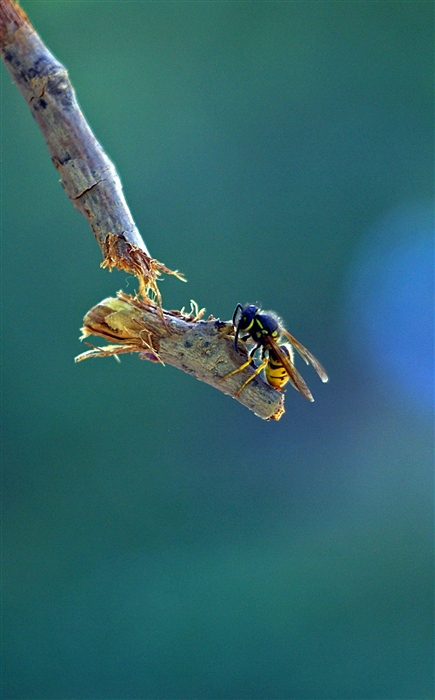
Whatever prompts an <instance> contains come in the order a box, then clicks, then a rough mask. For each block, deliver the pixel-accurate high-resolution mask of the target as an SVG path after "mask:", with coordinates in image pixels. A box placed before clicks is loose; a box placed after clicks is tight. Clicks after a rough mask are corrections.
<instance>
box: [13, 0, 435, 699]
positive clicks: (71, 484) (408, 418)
mask: <svg viewBox="0 0 435 700" xmlns="http://www.w3.org/2000/svg"><path fill="white" fill-rule="evenodd" d="M23 7H24V9H25V10H26V11H27V12H28V14H29V16H30V18H31V20H32V21H33V23H34V25H35V27H36V28H37V29H38V30H39V32H40V33H41V36H42V38H43V39H44V41H45V42H46V43H47V45H48V46H49V47H50V48H51V50H52V51H53V52H54V54H55V55H56V56H57V58H58V59H59V60H60V61H61V62H62V63H63V64H64V65H65V66H66V67H67V68H68V70H69V73H70V76H71V80H72V82H73V85H74V87H75V89H76V91H77V95H78V99H79V102H80V104H81V106H82V109H83V110H84V113H85V115H86V117H87V118H88V120H89V122H90V124H91V126H92V128H93V130H94V131H95V133H96V135H97V137H98V139H99V140H100V141H101V143H102V144H103V146H104V147H105V149H106V150H107V152H108V154H109V155H110V156H111V158H113V160H114V162H115V163H116V165H117V167H118V170H119V173H120V175H121V178H122V181H123V184H124V189H125V194H126V197H127V200H128V202H129V205H130V207H131V209H132V213H133V216H134V217H135V220H136V222H137V224H138V226H139V228H140V230H141V232H142V234H143V236H144V239H145V241H146V243H147V245H148V247H149V249H150V250H151V252H152V254H153V255H154V256H155V257H157V258H158V259H159V260H161V261H162V262H164V263H165V264H166V265H168V266H169V267H171V268H178V269H180V270H182V271H184V272H185V273H186V276H187V278H188V280H189V282H188V285H183V284H181V283H180V282H178V281H177V280H173V279H165V281H164V282H163V283H162V285H161V291H162V294H163V301H164V305H165V306H166V308H180V307H181V306H183V305H184V306H188V305H189V299H191V298H193V299H195V300H196V301H197V302H198V303H199V305H200V306H206V307H207V311H208V312H209V313H213V314H214V315H215V316H219V317H221V318H223V319H229V318H230V317H231V316H232V312H233V309H234V307H235V305H236V303H237V302H242V303H245V302H250V303H255V302H258V303H259V304H260V305H262V306H263V308H266V309H267V308H273V309H275V310H276V311H277V312H278V313H279V314H281V315H282V317H283V318H284V319H285V322H286V325H287V327H288V329H289V330H290V332H291V333H293V334H294V335H295V336H296V337H297V338H298V339H300V340H301V342H303V343H304V344H305V345H306V346H307V347H308V348H309V349H310V350H311V351H312V352H313V353H314V354H315V355H316V356H317V357H318V358H319V360H320V361H321V362H322V363H323V364H324V365H325V367H326V369H327V371H328V373H329V375H330V382H329V384H326V385H323V384H321V382H320V381H319V379H318V377H317V376H316V374H315V372H314V371H313V370H312V368H307V367H305V365H303V364H302V363H299V364H298V368H299V369H300V371H301V372H302V374H303V376H304V377H305V379H306V381H307V383H308V385H309V386H310V389H311V390H312V392H313V394H314V396H315V399H316V401H315V403H314V404H310V403H309V402H307V401H305V400H304V399H303V398H302V396H300V395H299V394H297V393H296V392H295V391H293V390H291V389H289V391H288V392H287V401H286V407H287V412H286V414H285V416H284V417H283V418H282V420H281V421H280V422H279V423H266V422H263V421H261V420H260V419H259V418H257V417H256V416H254V415H253V414H252V413H250V412H248V411H247V410H246V409H245V408H243V407H242V406H241V405H240V404H238V403H237V402H236V401H232V400H231V399H230V398H229V397H227V396H224V395H223V394H221V393H219V392H217V391H215V390H213V389H212V388H211V387H209V386H206V385H205V384H200V383H199V382H195V381H194V380H193V379H192V378H191V377H189V376H187V375H185V374H182V373H180V372H178V371H176V370H175V369H173V368H171V367H165V368H163V367H161V366H156V365H153V364H151V363H146V362H140V361H139V360H138V359H137V357H134V356H132V357H127V356H123V357H122V362H121V364H117V363H116V362H115V361H114V360H112V359H102V360H92V361H87V362H84V363H81V364H78V365H77V364H74V362H73V359H74V356H75V355H77V354H79V353H80V352H81V351H83V350H84V349H85V348H84V347H83V345H82V344H81V343H79V340H78V336H79V328H80V326H81V321H82V318H83V316H84V314H85V312H86V311H87V310H88V309H89V308H90V307H91V306H93V305H94V304H96V303H97V302H99V301H100V300H101V299H103V298H104V297H106V296H111V295H114V294H115V292H116V291H117V290H118V289H120V288H122V289H124V290H125V291H127V292H133V290H134V289H135V286H136V285H135V280H134V279H133V278H131V277H129V276H127V275H126V274H125V273H120V272H116V271H115V272H113V273H112V274H111V275H109V274H108V273H107V271H104V270H101V269H100V268H99V263H100V261H101V253H100V250H99V248H98V246H97V244H96V242H95V240H94V239H93V236H92V235H91V232H90V229H89V227H88V225H87V223H86V221H85V220H84V219H83V218H82V217H81V216H80V215H79V213H78V212H77V211H76V210H75V209H74V208H73V207H72V205H71V204H70V202H69V201H68V200H67V198H66V196H65V195H64V193H63V190H62V188H61V186H60V185H59V183H58V174H57V172H56V170H55V169H54V167H53V165H52V164H51V162H50V158H49V156H48V152H47V150H46V147H45V144H44V142H43V139H42V137H41V135H40V133H39V131H38V129H37V126H36V124H35V122H34V121H33V119H32V118H31V115H30V111H29V110H28V108H27V107H26V105H25V103H24V101H23V98H22V96H21V95H20V94H19V92H18V90H17V89H16V87H15V86H13V85H12V84H11V80H10V77H9V74H8V73H7V71H6V70H5V69H4V67H3V68H2V71H1V85H2V99H1V102H2V121H1V124H2V149H3V151H2V160H3V166H2V183H3V192H2V230H3V377H4V378H3V698H4V699H5V700H12V699H14V700H15V699H16V700H18V699H25V700H37V699H38V700H49V699H50V700H51V699H62V700H63V699H69V698H71V699H74V700H75V699H78V698H80V699H81V698H90V699H92V700H97V699H98V700H101V699H103V700H105V699H107V700H112V699H113V700H115V699H116V700H118V699H126V700H133V699H137V698H141V699H144V700H148V699H163V700H164V699H172V698H173V699H186V700H190V699H207V698H210V699H219V700H220V699H225V700H233V699H238V698H240V699H247V700H257V699H264V700H271V699H275V698H276V699H282V700H287V699H295V700H326V699H328V700H332V699H334V700H344V699H346V700H363V699H364V700H390V699H391V700H392V699H395V700H422V699H433V697H434V685H433V612H434V611H433V473H432V472H433V433H432V421H433V267H432V260H433V185H434V181H433V153H434V149H433V43H434V42H433V35H434V31H433V29H434V24H433V4H432V3H431V2H324V3H321V2H316V3H314V2H244V1H241V2H124V3H122V2H69V1H62V2H60V1H56V2H54V1H53V2H30V1H27V2H26V1H25V0H24V1H23Z"/></svg>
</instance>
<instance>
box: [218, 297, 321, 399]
mask: <svg viewBox="0 0 435 700" xmlns="http://www.w3.org/2000/svg"><path fill="white" fill-rule="evenodd" d="M233 327H234V329H235V337H234V347H235V349H236V351H237V350H238V341H239V338H240V339H241V340H242V341H244V342H245V341H246V340H248V339H249V338H250V339H251V340H252V341H253V342H254V343H255V345H254V347H253V348H252V350H250V352H249V356H248V360H247V361H246V362H244V363H243V364H241V365H240V367H237V369H235V370H233V371H232V372H229V374H226V375H225V376H224V377H222V379H227V378H228V377H231V376H233V375H234V374H237V373H238V372H242V371H243V370H244V369H246V367H249V365H250V364H251V363H252V362H253V361H254V356H255V353H256V352H257V350H258V349H259V348H261V358H262V362H261V364H260V365H259V366H258V367H257V368H256V369H255V372H254V373H253V374H251V376H250V377H248V379H247V380H246V381H245V382H244V383H243V384H242V386H241V387H240V389H238V391H237V393H236V396H239V395H240V393H241V392H242V391H243V389H244V388H245V387H246V386H247V385H248V384H249V382H251V381H252V380H253V379H254V378H255V377H256V376H257V375H258V374H260V372H261V371H262V370H263V369H264V370H265V376H266V381H267V382H268V383H269V384H270V385H271V386H273V387H274V388H277V389H282V387H283V386H284V385H285V384H286V383H287V382H288V381H290V383H291V384H292V385H293V386H294V388H295V389H297V391H299V392H300V393H301V394H302V395H303V396H305V398H306V399H308V401H314V399H313V396H312V394H311V392H310V390H309V388H308V387H307V385H306V383H305V381H304V379H303V378H302V377H301V375H300V374H299V372H298V371H297V369H296V367H295V366H294V363H293V360H294V353H293V348H295V349H296V350H297V351H298V353H299V355H300V356H301V357H302V359H303V360H304V361H305V363H306V364H307V365H308V364H311V365H312V366H313V367H314V369H315V370H316V372H317V374H318V375H319V377H320V379H321V380H322V382H327V381H328V375H327V374H326V372H325V370H324V369H323V367H322V365H321V364H320V362H319V361H318V360H316V358H315V357H314V355H312V354H311V353H310V352H309V350H307V348H306V347H304V346H303V345H302V343H300V342H299V341H298V340H296V338H294V337H293V336H292V335H291V334H290V333H289V332H288V331H287V330H286V329H285V328H284V326H283V324H282V322H281V320H280V319H279V318H278V317H277V316H276V315H275V314H274V313H273V312H271V311H262V310H261V309H259V308H258V307H257V306H254V305H253V304H247V305H246V306H242V305H241V304H237V306H236V308H235V311H234V315H233ZM242 333H244V334H245V335H242ZM283 336H284V337H285V338H287V340H288V341H289V342H290V344H288V343H281V342H280V341H281V339H282V337H283Z"/></svg>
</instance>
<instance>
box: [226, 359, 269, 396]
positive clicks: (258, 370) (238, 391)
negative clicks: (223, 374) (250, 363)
mask: <svg viewBox="0 0 435 700" xmlns="http://www.w3.org/2000/svg"><path fill="white" fill-rule="evenodd" d="M266 365H267V360H263V362H262V363H261V365H258V367H257V369H256V370H255V372H254V374H251V376H250V377H248V378H247V380H246V382H243V384H242V386H241V387H240V389H237V391H236V393H235V394H234V396H240V394H241V393H242V391H243V389H244V388H245V387H246V386H247V385H248V384H249V382H252V380H253V379H255V377H256V376H257V375H259V374H260V372H261V370H262V369H264V368H265V367H266Z"/></svg>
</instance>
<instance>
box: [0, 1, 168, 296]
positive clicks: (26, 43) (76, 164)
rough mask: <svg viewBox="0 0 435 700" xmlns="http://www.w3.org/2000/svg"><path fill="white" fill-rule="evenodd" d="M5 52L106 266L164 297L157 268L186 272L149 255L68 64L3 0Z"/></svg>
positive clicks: (0, 40) (0, 29) (0, 20)
mask: <svg viewBox="0 0 435 700" xmlns="http://www.w3.org/2000/svg"><path fill="white" fill-rule="evenodd" d="M0 50H1V54H2V58H3V60H4V62H5V65H6V67H7V69H8V70H9V72H10V74H11V76H12V79H13V81H14V82H15V84H16V85H17V87H18V89H19V90H20V91H21V93H22V94H23V95H24V98H25V100H26V102H27V103H28V105H29V107H30V109H31V111H32V114H33V116H34V117H35V119H36V122H37V124H38V126H39V128H40V130H41V132H42V135H43V136H44V139H45V141H46V143H47V146H48V150H49V152H50V155H51V158H52V161H53V163H54V165H55V166H56V168H57V169H58V171H59V174H60V178H61V183H62V185H63V187H64V189H65V192H66V194H67V195H68V197H69V199H70V200H71V202H72V203H73V204H74V206H75V207H76V208H77V209H78V210H79V211H80V212H81V213H82V214H83V215H84V216H85V217H86V219H87V220H88V221H89V223H90V225H91V228H92V231H93V232H94V235H95V238H96V239H97V242H98V244H99V246H100V248H101V251H102V253H103V258H104V260H103V263H102V266H103V267H108V268H109V269H110V268H112V267H117V268H119V269H121V270H125V271H127V272H129V273H132V274H134V275H135V276H136V277H137V278H138V280H139V290H140V293H141V294H144V295H145V294H146V293H147V291H148V290H149V289H151V290H152V292H153V293H154V294H155V296H156V297H157V300H158V301H159V303H161V298H160V293H159V290H158V287H157V277H158V275H159V273H160V272H165V273H168V274H175V275H176V276H177V277H180V278H182V276H181V275H180V273H178V272H177V271H175V272H172V271H171V270H169V269H168V268H167V267H165V266H164V265H162V263H159V262H158V261H157V260H155V259H153V258H151V256H150V254H149V252H148V249H147V247H146V245H145V243H144V241H143V239H142V236H141V234H140V233H139V231H138V229H137V227H136V225H135V223H134V221H133V217H132V215H131V213H130V210H129V208H128V205H127V202H126V200H125V197H124V193H123V191H122V185H121V181H120V179H119V176H118V173H117V172H116V169H115V166H114V165H113V163H112V162H111V160H110V159H109V158H108V157H107V155H106V154H105V152H104V151H103V148H102V147H101V145H100V144H99V143H98V141H97V139H96V138H95V136H94V134H93V133H92V131H91V129H90V127H89V125H88V123H87V122H86V119H85V117H84V116H83V113H82V111H81V109H80V107H79V105H78V103H77V99H76V96H75V92H74V90H73V87H72V85H71V82H70V79H69V77H68V73H67V70H66V68H65V67H64V66H63V65H62V64H61V63H59V61H58V60H57V59H56V58H55V57H54V56H53V54H52V53H51V52H50V51H49V50H48V48H47V47H46V46H45V45H44V43H43V42H42V41H41V39H40V37H39V36H38V34H37V33H36V32H35V30H34V29H33V27H32V25H31V23H30V21H29V19H28V17H27V16H26V14H25V13H24V11H23V10H22V9H21V8H20V7H19V6H18V5H16V4H15V2H13V0H0Z"/></svg>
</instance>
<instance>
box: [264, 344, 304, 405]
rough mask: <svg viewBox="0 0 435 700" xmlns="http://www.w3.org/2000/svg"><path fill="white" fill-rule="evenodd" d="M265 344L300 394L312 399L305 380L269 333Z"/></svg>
mask: <svg viewBox="0 0 435 700" xmlns="http://www.w3.org/2000/svg"><path fill="white" fill-rule="evenodd" d="M267 345H268V346H269V348H270V349H271V350H272V352H273V354H274V355H276V357H277V358H278V360H279V361H280V362H281V364H282V366H283V367H284V369H285V371H286V372H287V374H288V376H289V379H290V382H291V383H292V384H293V386H294V388H295V389H297V390H298V391H300V393H301V394H302V396H305V398H306V399H308V401H314V399H313V395H312V393H311V391H310V390H309V388H308V387H307V385H306V384H305V381H304V380H303V378H302V377H301V375H300V374H299V372H298V371H297V369H296V367H295V366H294V364H293V363H292V361H291V358H290V357H289V355H287V354H286V353H285V352H284V350H283V349H282V348H281V346H280V345H278V343H277V342H276V340H275V339H274V338H272V336H270V335H269V336H267Z"/></svg>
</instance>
